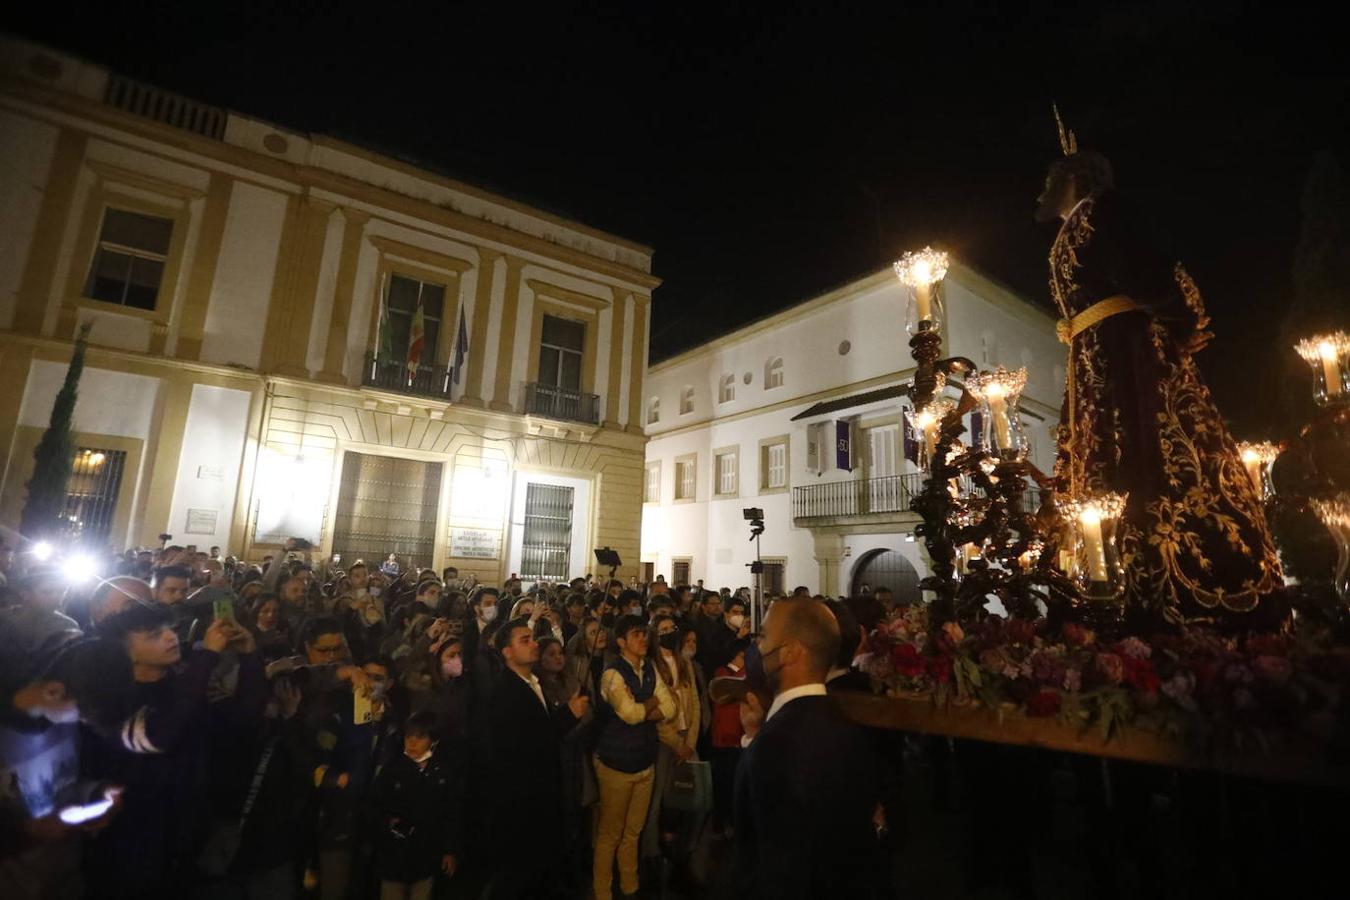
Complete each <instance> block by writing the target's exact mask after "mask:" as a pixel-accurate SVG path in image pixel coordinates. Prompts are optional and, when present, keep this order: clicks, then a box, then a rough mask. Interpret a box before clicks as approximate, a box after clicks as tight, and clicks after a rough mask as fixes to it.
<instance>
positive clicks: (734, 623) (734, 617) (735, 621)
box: [727, 613, 745, 629]
mask: <svg viewBox="0 0 1350 900" xmlns="http://www.w3.org/2000/svg"><path fill="white" fill-rule="evenodd" d="M727 624H728V625H730V626H731V627H732V628H736V629H739V628H740V627H741V626H742V625H744V624H745V616H743V615H741V614H740V613H732V614H731V615H729V616H727Z"/></svg>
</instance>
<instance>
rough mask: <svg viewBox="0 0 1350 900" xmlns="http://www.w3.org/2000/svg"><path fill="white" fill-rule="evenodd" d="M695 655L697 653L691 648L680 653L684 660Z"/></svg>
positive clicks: (686, 648)
mask: <svg viewBox="0 0 1350 900" xmlns="http://www.w3.org/2000/svg"><path fill="white" fill-rule="evenodd" d="M697 653H698V651H696V650H695V649H694V648H693V647H685V648H684V649H683V650H681V651H680V655H681V656H683V657H684V658H685V659H693V658H694V657H695V656H696V655H697Z"/></svg>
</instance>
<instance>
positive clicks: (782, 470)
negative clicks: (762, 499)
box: [759, 437, 788, 491]
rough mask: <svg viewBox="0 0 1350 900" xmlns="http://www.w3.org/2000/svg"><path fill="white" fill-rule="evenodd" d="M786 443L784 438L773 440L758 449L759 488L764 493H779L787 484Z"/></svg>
mask: <svg viewBox="0 0 1350 900" xmlns="http://www.w3.org/2000/svg"><path fill="white" fill-rule="evenodd" d="M787 467H788V442H787V438H786V437H780V438H773V439H771V440H768V441H765V442H764V443H763V444H761V445H760V447H759V487H760V489H761V490H765V491H781V490H783V489H785V488H786V487H787V483H788V470H787Z"/></svg>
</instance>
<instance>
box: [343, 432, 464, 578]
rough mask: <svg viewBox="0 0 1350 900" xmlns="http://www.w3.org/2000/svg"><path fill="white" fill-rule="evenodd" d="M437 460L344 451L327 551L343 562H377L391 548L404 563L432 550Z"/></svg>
mask: <svg viewBox="0 0 1350 900" xmlns="http://www.w3.org/2000/svg"><path fill="white" fill-rule="evenodd" d="M440 497H441V464H440V463H429V462H419V461H418V460H415V459H398V458H397V457H393V456H374V455H371V454H368V453H352V452H350V451H349V452H348V453H347V455H346V456H345V457H344V458H343V460H342V483H341V485H340V487H339V488H338V504H337V516H336V518H335V519H334V522H333V552H334V553H340V554H342V562H343V564H344V565H351V564H352V563H353V562H355V561H356V560H358V559H361V560H365V561H366V562H367V563H368V564H370V565H374V566H378V565H379V564H380V562H381V561H382V560H383V559H384V558H385V557H386V556H388V555H389V554H390V553H397V554H398V555H399V557H400V559H401V560H402V562H403V567H404V568H405V569H407V568H409V567H411V566H413V565H417V566H429V565H431V564H432V560H433V558H434V556H435V553H436V513H437V510H438V508H439V505H440Z"/></svg>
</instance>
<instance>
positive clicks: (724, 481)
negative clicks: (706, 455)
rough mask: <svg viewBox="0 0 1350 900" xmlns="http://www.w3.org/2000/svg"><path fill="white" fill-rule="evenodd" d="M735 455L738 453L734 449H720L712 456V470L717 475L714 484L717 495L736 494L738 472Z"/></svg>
mask: <svg viewBox="0 0 1350 900" xmlns="http://www.w3.org/2000/svg"><path fill="white" fill-rule="evenodd" d="M737 457H738V454H737V452H736V451H735V450H725V451H721V452H719V453H717V454H716V456H714V457H713V472H714V474H715V475H716V476H717V480H716V481H715V482H714V484H715V485H716V489H717V495H718V496H719V497H734V496H736V488H737V484H736V482H737V480H738V479H737V475H738V474H739V466H738V465H737V461H738V460H737Z"/></svg>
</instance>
